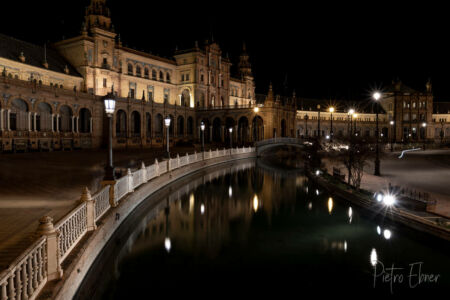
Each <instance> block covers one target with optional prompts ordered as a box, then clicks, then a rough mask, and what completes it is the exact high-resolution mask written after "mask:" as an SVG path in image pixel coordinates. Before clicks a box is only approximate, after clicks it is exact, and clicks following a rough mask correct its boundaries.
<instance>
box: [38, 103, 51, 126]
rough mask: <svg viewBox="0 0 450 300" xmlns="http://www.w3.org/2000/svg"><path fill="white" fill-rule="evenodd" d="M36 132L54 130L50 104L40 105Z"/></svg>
mask: <svg viewBox="0 0 450 300" xmlns="http://www.w3.org/2000/svg"><path fill="white" fill-rule="evenodd" d="M36 130H37V131H51V130H52V108H51V106H50V105H49V104H47V103H45V102H41V103H39V104H38V107H37V113H36Z"/></svg>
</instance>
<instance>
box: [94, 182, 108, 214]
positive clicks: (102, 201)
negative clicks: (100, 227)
mask: <svg viewBox="0 0 450 300" xmlns="http://www.w3.org/2000/svg"><path fill="white" fill-rule="evenodd" d="M110 189H111V186H110V185H107V186H105V187H103V188H102V189H101V190H100V191H99V192H98V193H97V194H95V195H94V196H92V200H93V201H94V203H95V221H97V220H98V219H100V218H101V217H102V216H103V215H104V214H105V213H106V212H107V211H108V210H109V208H110V207H111V206H110V204H109V191H110Z"/></svg>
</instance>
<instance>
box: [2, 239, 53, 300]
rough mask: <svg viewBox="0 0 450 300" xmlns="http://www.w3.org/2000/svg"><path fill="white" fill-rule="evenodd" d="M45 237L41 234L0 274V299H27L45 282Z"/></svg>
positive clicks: (35, 293) (37, 291) (36, 292)
mask: <svg viewBox="0 0 450 300" xmlns="http://www.w3.org/2000/svg"><path fill="white" fill-rule="evenodd" d="M46 247H47V238H46V237H45V236H42V237H41V238H40V239H39V240H37V241H36V242H35V243H33V245H31V246H30V247H29V248H28V249H27V250H26V251H25V252H24V253H23V254H22V256H20V257H19V258H18V259H17V260H16V261H15V262H14V263H13V264H12V267H10V268H9V269H7V270H5V271H3V272H2V273H1V274H0V278H1V279H0V290H1V291H0V293H1V294H0V295H1V300H9V299H29V298H31V297H32V296H33V295H37V294H38V293H39V292H40V290H41V289H42V287H43V286H44V285H45V283H46V282H47V268H46V264H47V256H46Z"/></svg>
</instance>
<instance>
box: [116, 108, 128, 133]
mask: <svg viewBox="0 0 450 300" xmlns="http://www.w3.org/2000/svg"><path fill="white" fill-rule="evenodd" d="M116 136H117V137H126V136H127V114H126V113H125V111H123V110H121V109H119V110H118V111H117V114H116Z"/></svg>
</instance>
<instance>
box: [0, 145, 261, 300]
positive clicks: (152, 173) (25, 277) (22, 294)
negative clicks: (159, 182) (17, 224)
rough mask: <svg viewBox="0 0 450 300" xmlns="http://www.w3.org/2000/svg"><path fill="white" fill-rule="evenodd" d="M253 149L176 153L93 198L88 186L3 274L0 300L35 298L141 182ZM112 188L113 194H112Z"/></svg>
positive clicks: (103, 190) (45, 225) (141, 169)
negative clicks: (81, 244) (111, 210)
mask: <svg viewBox="0 0 450 300" xmlns="http://www.w3.org/2000/svg"><path fill="white" fill-rule="evenodd" d="M250 152H255V148H250V147H248V148H232V149H231V151H230V149H223V150H219V149H216V150H214V151H213V150H209V151H206V152H203V153H202V152H200V153H194V154H190V155H189V154H186V155H184V156H181V157H180V156H178V155H177V157H176V158H171V159H169V160H166V161H162V162H158V161H157V160H155V163H154V164H153V165H150V166H147V167H146V166H144V165H142V167H141V168H140V169H138V170H136V171H134V172H131V170H130V169H128V172H127V174H126V175H125V176H123V177H122V178H120V179H118V180H116V181H115V183H114V184H112V185H106V186H104V187H103V188H102V189H100V191H98V192H97V193H95V194H94V195H93V196H92V197H91V196H90V194H89V191H88V190H87V189H86V191H85V193H87V194H89V195H88V196H87V195H86V194H83V195H82V203H81V204H79V205H78V206H77V207H76V208H75V209H74V210H72V211H71V212H70V213H69V214H67V215H66V216H65V217H64V218H62V219H61V220H60V221H58V222H57V223H56V224H55V226H54V227H53V225H52V224H51V219H50V218H48V219H50V221H47V223H45V222H44V223H45V224H44V226H43V228H44V229H49V231H46V233H41V234H42V236H41V237H40V238H39V239H38V240H37V241H36V242H35V243H33V245H31V246H30V247H29V248H28V249H27V250H26V251H25V252H23V254H22V255H21V256H19V258H17V259H16V260H15V261H14V262H13V263H12V264H11V266H10V267H9V268H8V269H6V270H4V271H3V272H2V273H1V274H0V300H17V299H35V298H36V296H37V295H38V293H39V292H40V291H41V290H42V288H43V286H44V285H45V283H46V282H47V281H48V280H52V279H53V278H55V279H56V278H60V276H61V274H62V272H61V267H60V266H61V263H62V262H63V261H64V260H65V259H66V258H67V256H68V255H69V254H70V252H71V251H72V250H73V249H74V248H75V246H76V245H77V244H78V242H79V241H80V240H81V239H82V238H83V237H84V236H85V234H86V233H87V232H88V231H90V230H95V228H96V226H95V223H96V222H97V221H98V220H99V219H100V218H101V217H102V216H103V215H104V214H105V213H106V212H107V211H108V210H110V209H111V207H112V206H113V205H112V203H113V204H114V203H115V205H117V203H118V202H119V201H120V200H121V199H123V198H124V197H125V196H126V195H127V194H129V193H131V192H133V191H134V189H136V188H138V187H139V186H141V185H142V184H144V183H146V182H148V181H149V180H152V179H154V178H156V177H158V176H160V175H161V174H164V173H166V172H168V171H171V170H174V169H178V168H180V167H183V166H187V165H190V164H193V163H196V162H199V161H202V160H206V159H213V158H218V157H225V156H227V155H230V154H240V153H250ZM111 188H113V189H114V190H113V191H114V193H111ZM111 194H113V199H111V197H112V196H111ZM83 196H85V197H83ZM40 222H41V221H40ZM42 224H43V223H41V225H42ZM53 228H54V230H53V231H52V229H53ZM52 245H54V247H52ZM52 249H54V250H52ZM50 273H51V274H50ZM54 274H59V275H54Z"/></svg>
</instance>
